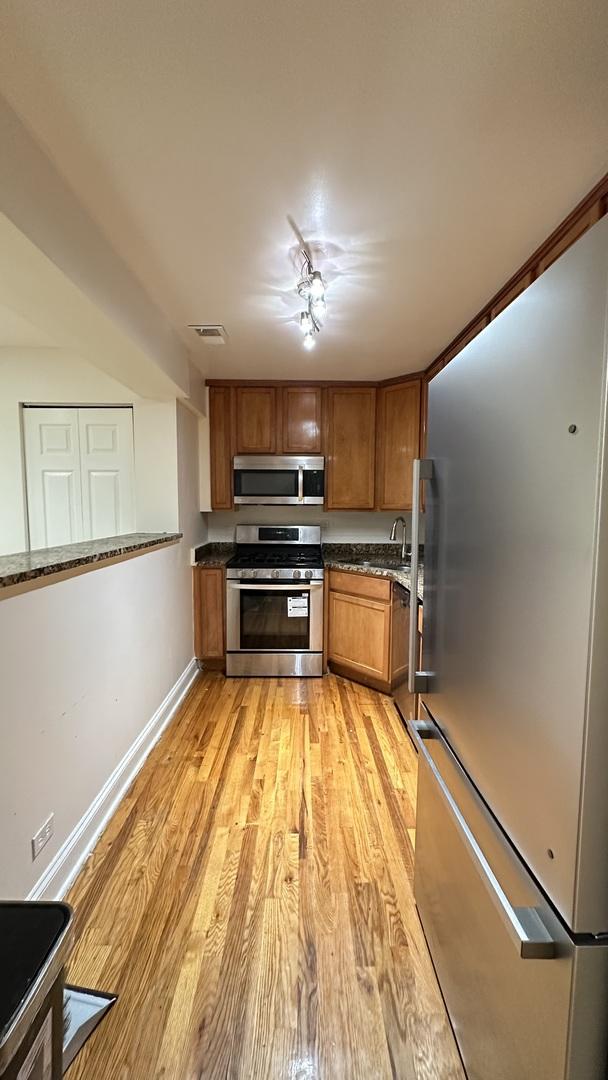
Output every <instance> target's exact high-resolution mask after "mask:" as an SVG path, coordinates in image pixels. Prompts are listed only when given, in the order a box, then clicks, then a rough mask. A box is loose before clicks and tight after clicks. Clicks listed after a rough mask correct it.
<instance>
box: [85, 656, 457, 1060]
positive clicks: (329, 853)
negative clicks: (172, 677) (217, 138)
mask: <svg viewBox="0 0 608 1080" xmlns="http://www.w3.org/2000/svg"><path fill="white" fill-rule="evenodd" d="M415 784H416V755H415V753H414V751H413V749H412V747H411V744H410V742H409V740H408V738H407V735H406V734H405V732H404V730H403V728H402V725H401V721H400V719H399V717H398V714H397V712H396V710H395V708H394V706H393V704H392V702H391V700H390V698H388V697H385V696H383V695H381V694H377V693H375V692H374V691H372V690H367V689H365V688H364V687H360V686H355V685H354V684H353V683H350V682H348V681H347V680H345V679H340V678H337V677H334V676H327V677H326V678H324V679H308V680H306V679H302V680H296V679H284V680H280V679H259V680H258V679H247V680H226V679H224V677H223V676H222V675H219V674H215V673H208V674H205V675H202V676H201V677H200V678H199V679H198V680H197V682H196V683H195V684H194V686H193V688H192V690H191V691H190V693H189V695H188V697H187V699H186V701H185V703H184V704H183V706H182V708H181V709H180V712H179V714H178V715H177V716H176V718H175V719H174V721H173V722H172V724H171V725H170V727H169V729H168V730H167V732H166V733H165V735H164V736H163V738H162V739H161V741H160V742H159V743H158V745H157V746H156V747H155V749H154V750H153V752H152V754H151V755H150V757H149V758H148V761H147V762H146V764H145V766H144V768H143V769H142V771H141V773H140V774H139V776H138V777H137V779H136V781H135V783H134V785H133V787H132V789H131V790H130V791H129V793H128V795H127V796H126V797H125V799H124V800H123V802H122V803H121V805H120V807H119V809H118V811H117V813H116V814H115V816H114V817H113V819H112V821H111V822H110V824H109V826H108V828H107V829H106V831H105V833H104V834H103V836H102V837H101V839H100V841H99V843H98V844H97V847H96V849H95V851H94V852H93V854H92V856H91V857H90V859H89V860H88V862H87V863H86V865H85V867H84V869H83V871H82V873H81V874H80V876H79V878H78V880H77V881H76V883H75V885H74V887H73V889H72V891H71V894H70V896H69V898H68V899H69V900H70V902H71V903H72V904H73V905H74V907H75V909H76V927H77V935H78V938H77V946H76V949H75V953H74V956H73V960H72V962H71V964H70V968H69V971H68V978H69V980H70V981H72V982H75V983H80V984H84V985H88V986H93V987H95V986H96V987H99V988H101V989H105V990H112V991H115V992H116V993H118V994H119V995H120V996H119V1000H118V1003H117V1004H116V1006H115V1007H114V1009H113V1010H112V1011H111V1013H110V1014H109V1015H108V1017H107V1018H106V1019H105V1020H104V1022H103V1024H102V1025H101V1027H100V1028H99V1030H98V1032H97V1033H96V1034H95V1035H93V1037H92V1038H91V1039H90V1041H89V1043H88V1044H87V1046H86V1047H85V1048H84V1050H83V1051H82V1052H81V1054H80V1056H79V1057H78V1058H77V1060H76V1062H75V1063H74V1065H73V1066H72V1068H71V1069H70V1072H69V1074H68V1080H153V1078H155V1080H160V1078H162V1080H199V1078H205V1080H211V1078H213V1080H216V1078H217V1080H220V1078H221V1080H224V1078H228V1077H230V1078H235V1080H241V1078H248V1080H263V1078H268V1080H283V1078H284V1080H288V1078H289V1080H317V1078H319V1080H341V1078H344V1080H372V1078H373V1080H384V1078H389V1077H397V1078H399V1080H464V1073H463V1071H462V1066H461V1064H460V1059H459V1057H458V1053H457V1050H456V1046H455V1043H454V1039H453V1036H452V1032H451V1029H450V1026H449V1023H448V1021H447V1018H446V1014H445V1009H444V1005H443V1002H442V999H441V995H440V993H439V989H438V986H437V982H436V979H435V975H434V972H433V968H432V965H431V962H430V958H429V955H428V951H427V948H426V944H425V941H424V937H423V934H422V931H421V928H420V924H419V921H418V917H417V914H416V909H415V906H414V901H413V894H412V868H413V841H414V824H415V822H414V809H413V808H414V805H415Z"/></svg>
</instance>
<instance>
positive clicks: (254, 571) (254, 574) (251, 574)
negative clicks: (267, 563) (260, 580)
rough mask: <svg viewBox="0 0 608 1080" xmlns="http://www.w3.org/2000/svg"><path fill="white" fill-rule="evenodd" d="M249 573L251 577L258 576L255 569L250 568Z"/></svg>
mask: <svg viewBox="0 0 608 1080" xmlns="http://www.w3.org/2000/svg"><path fill="white" fill-rule="evenodd" d="M249 573H250V576H251V577H257V576H258V572H257V570H250V571H249Z"/></svg>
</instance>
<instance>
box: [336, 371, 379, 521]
mask: <svg viewBox="0 0 608 1080" xmlns="http://www.w3.org/2000/svg"><path fill="white" fill-rule="evenodd" d="M375 428H376V390H375V388H374V387H373V386H332V387H330V388H329V389H328V390H327V399H326V410H325V430H326V434H325V448H326V455H327V462H326V483H327V498H326V507H327V509H328V510H373V509H374V462H375Z"/></svg>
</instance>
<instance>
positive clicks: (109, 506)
mask: <svg viewBox="0 0 608 1080" xmlns="http://www.w3.org/2000/svg"><path fill="white" fill-rule="evenodd" d="M78 425H79V431H80V461H81V470H82V515H83V522H84V536H85V538H86V539H91V540H95V539H98V538H99V537H102V536H119V535H120V534H121V533H129V532H134V531H135V483H134V476H133V410H132V409H92V408H87V409H78Z"/></svg>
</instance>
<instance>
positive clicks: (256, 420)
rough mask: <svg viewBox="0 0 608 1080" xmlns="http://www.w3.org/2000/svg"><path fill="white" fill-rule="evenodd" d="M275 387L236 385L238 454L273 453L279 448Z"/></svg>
mask: <svg viewBox="0 0 608 1080" xmlns="http://www.w3.org/2000/svg"><path fill="white" fill-rule="evenodd" d="M276 399H277V391H276V388H275V387H274V386H237V388H236V453H237V454H274V453H276V449H277V421H278V415H277V407H276Z"/></svg>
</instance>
